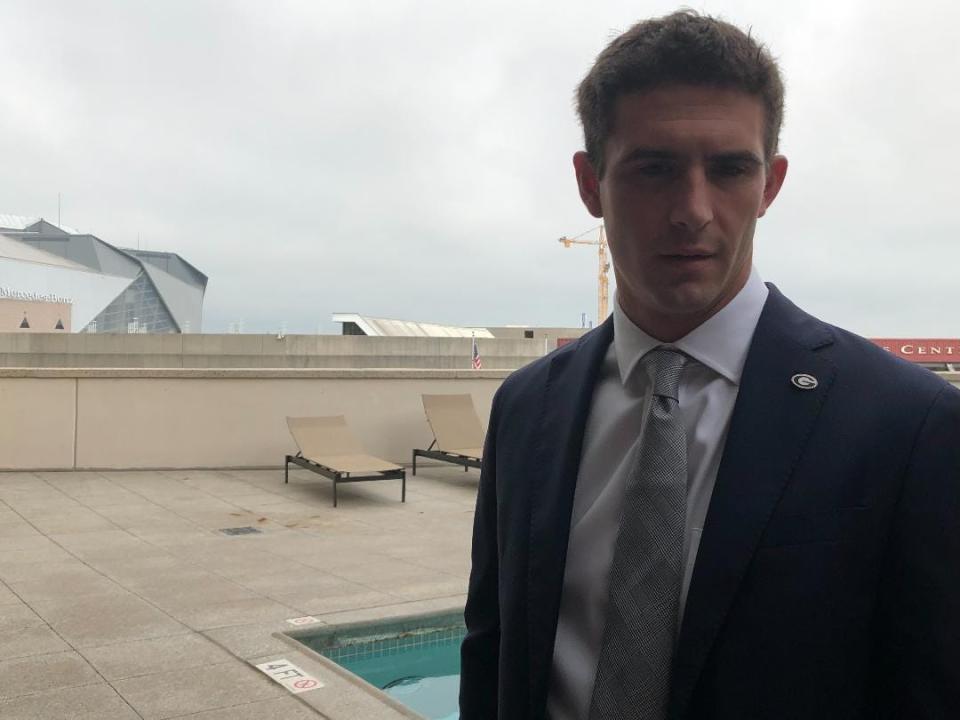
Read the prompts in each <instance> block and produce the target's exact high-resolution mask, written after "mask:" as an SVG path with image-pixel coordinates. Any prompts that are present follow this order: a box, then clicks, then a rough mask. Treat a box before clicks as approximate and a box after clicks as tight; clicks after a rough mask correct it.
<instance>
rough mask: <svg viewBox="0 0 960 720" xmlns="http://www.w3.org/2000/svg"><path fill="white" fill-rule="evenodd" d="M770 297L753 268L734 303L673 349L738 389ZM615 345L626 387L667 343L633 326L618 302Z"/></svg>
mask: <svg viewBox="0 0 960 720" xmlns="http://www.w3.org/2000/svg"><path fill="white" fill-rule="evenodd" d="M768 293H769V291H768V290H767V286H766V285H764V284H763V280H761V279H760V275H759V274H758V273H757V270H756V268H751V270H750V277H749V278H747V283H746V284H745V285H744V286H743V287H742V288H741V289H740V292H738V293H737V294H736V296H735V297H734V298H733V300H731V301H730V302H729V303H727V304H726V305H725V306H724V307H723V308H722V309H721V310H720V311H719V312H718V313H716V314H715V315H712V316H711V317H710V318H708V319H707V320H706V322H704V323H703V324H702V325H700V326H699V327H696V328H694V329H693V330H691V331H690V332H689V333H688V334H687V335H685V336H684V337H682V338H680V339H679V340H677V341H676V342H674V343H670V345H671V346H673V347H675V348H677V349H678V350H681V351H683V352H685V353H686V354H687V355H689V356H690V357H692V358H693V359H694V360H697V361H698V362H700V363H701V364H703V365H706V366H707V367H708V368H710V369H711V370H713V371H714V372H716V373H717V374H718V375H722V376H723V377H725V378H726V379H727V380H729V381H730V382H732V383H733V384H734V385H739V384H740V376H741V374H742V373H743V365H744V363H745V362H746V361H747V351H748V350H749V349H750V342H751V341H752V340H753V332H754V330H756V329H757V322H758V321H759V320H760V313H761V312H763V305H764V303H765V302H766V300H767V294H768ZM613 344H614V349H615V350H616V353H617V365H618V366H619V369H620V380H621V382H623V383H624V384H626V382H627V379H628V378H629V377H630V375H631V373H633V370H634V368H635V367H636V366H637V363H639V362H640V358H642V357H643V356H644V355H646V354H647V353H648V352H650V351H651V350H653V349H654V348H655V347H657V346H659V345H663V344H664V343H661V342H660V341H659V340H657V339H656V338H653V337H651V336H650V335H648V334H647V333H645V332H644V331H643V330H641V329H640V328H638V327H637V326H636V325H634V324H633V322H631V320H630V318H628V317H627V316H626V313H624V312H623V310H621V309H620V303H619V302H618V301H617V300H616V299H615V300H614V304H613Z"/></svg>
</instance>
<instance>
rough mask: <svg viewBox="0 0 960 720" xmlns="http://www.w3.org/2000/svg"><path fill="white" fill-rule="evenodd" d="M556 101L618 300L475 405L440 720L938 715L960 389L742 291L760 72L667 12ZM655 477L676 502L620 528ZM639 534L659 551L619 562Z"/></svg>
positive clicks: (739, 42) (760, 119)
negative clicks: (477, 453)
mask: <svg viewBox="0 0 960 720" xmlns="http://www.w3.org/2000/svg"><path fill="white" fill-rule="evenodd" d="M578 111H579V114H580V118H581V121H582V123H583V126H584V136H585V144H586V150H585V151H584V152H578V153H577V154H576V155H575V156H574V167H575V170H576V177H577V182H578V186H579V190H580V196H581V198H582V199H583V202H584V204H585V205H586V207H587V209H588V210H589V211H590V213H591V214H593V215H594V216H596V217H598V218H603V221H604V224H605V226H606V231H607V237H608V241H609V244H610V250H611V253H612V256H613V264H614V271H615V273H616V279H617V302H616V303H615V306H616V307H615V309H614V313H613V316H612V317H611V318H610V319H609V320H608V321H607V322H605V323H603V324H602V325H601V326H600V327H598V328H596V329H595V330H593V331H592V332H590V333H588V334H587V335H585V336H584V337H583V338H581V339H580V340H579V341H577V342H575V343H572V344H570V345H568V346H565V347H564V348H562V349H560V350H558V351H557V352H555V353H553V354H552V355H550V356H549V357H547V358H544V359H543V360H541V361H538V362H535V363H532V364H530V365H528V366H526V367H525V368H523V369H521V370H520V371H518V372H516V373H514V374H513V375H511V376H510V377H509V378H508V379H507V380H506V381H505V382H504V384H503V386H502V387H501V389H500V391H499V392H498V393H497V395H496V397H495V399H494V403H493V408H492V412H491V417H490V425H489V430H488V434H487V442H486V448H485V451H484V457H483V470H482V475H481V481H480V490H479V497H478V501H477V510H476V518H475V526H474V545H473V569H472V573H471V577H470V590H469V596H468V600H467V607H466V611H465V616H466V622H467V630H468V633H467V637H466V639H465V640H464V643H463V648H462V660H463V662H462V680H461V694H460V704H461V717H462V718H464V719H466V720H469V719H471V718H477V719H491V718H544V717H549V718H551V719H552V720H600V719H601V718H603V719H604V720H607V719H609V720H617V719H618V718H637V719H638V720H646V719H647V718H650V719H653V718H656V719H658V720H659V719H661V718H670V719H671V720H681V719H689V720H712V719H718V720H719V719H724V720H727V719H729V720H746V719H748V718H770V719H771V720H774V719H775V720H786V719H788V718H797V719H800V718H803V719H807V718H809V719H810V720H826V719H841V718H842V719H844V720H848V719H849V720H852V719H855V718H863V719H864V720H867V719H871V720H872V719H873V718H898V719H903V720H907V719H910V720H912V719H914V718H930V719H933V718H960V572H958V571H960V392H958V391H957V390H956V389H954V388H953V387H952V386H950V385H948V384H947V383H945V382H944V381H942V380H941V379H939V378H937V377H936V376H935V375H934V374H933V373H930V372H928V371H927V370H924V369H921V368H916V367H913V366H910V365H909V364H907V363H904V362H902V361H899V360H897V359H895V358H893V357H892V356H890V355H889V354H887V353H885V352H884V351H882V350H881V349H879V348H876V347H875V346H873V345H872V344H871V343H869V342H867V341H865V340H863V339H861V338H859V337H857V336H855V335H852V334H850V333H848V332H845V331H843V330H840V329H838V328H835V327H833V326H830V325H827V324H826V323H823V322H821V321H819V320H817V319H816V318H813V317H811V316H810V315H807V314H806V313H804V312H803V311H802V310H800V309H798V308H797V307H796V306H794V305H793V304H792V303H791V302H790V301H789V300H787V299H786V298H785V297H784V296H783V295H782V294H780V292H779V291H778V290H777V289H776V288H775V287H774V286H772V285H766V284H764V283H763V282H762V281H761V280H760V279H759V276H758V274H757V271H756V270H755V269H754V268H753V264H752V249H753V235H754V228H755V224H756V221H757V219H758V218H760V217H762V216H763V215H764V214H765V212H766V211H767V209H768V208H769V207H770V205H771V203H773V201H774V199H775V198H776V196H777V193H778V192H779V190H780V188H781V185H782V183H783V181H784V178H785V176H786V170H787V160H786V158H784V157H783V156H782V155H779V154H778V153H777V145H778V136H779V130H780V124H781V119H782V114H783V85H782V81H781V78H780V74H779V70H778V68H777V65H776V63H775V61H774V60H773V59H772V57H771V56H770V54H769V52H768V51H767V50H766V49H765V48H764V47H763V46H761V45H759V44H757V42H756V41H755V40H754V39H753V38H751V37H750V36H749V35H747V34H745V33H743V32H742V31H741V30H739V29H738V28H736V27H734V26H732V25H730V24H728V23H725V22H722V21H718V20H716V19H713V18H710V17H705V16H700V15H698V14H696V13H694V12H679V13H674V14H672V15H670V16H667V17H664V18H658V19H655V20H649V21H646V22H642V23H640V24H638V25H636V26H634V27H633V28H631V29H630V30H628V31H627V32H626V33H624V34H623V35H622V36H620V37H618V38H617V39H615V40H614V41H613V42H612V43H611V44H610V45H609V46H608V47H607V48H606V49H605V50H604V51H603V52H602V53H601V54H600V56H599V57H598V58H597V61H596V63H595V65H594V66H593V68H592V69H591V70H590V72H589V73H588V75H587V76H586V77H585V79H584V80H583V82H582V83H581V85H580V87H579V91H578ZM655 356H662V357H666V356H669V357H671V358H674V359H676V361H677V365H676V366H675V367H679V368H680V370H678V371H677V372H678V373H679V380H678V381H676V382H674V384H673V385H672V386H671V388H670V389H669V390H662V389H660V388H661V387H666V386H665V385H663V384H662V382H661V381H662V377H661V370H660V369H657V368H658V367H660V366H659V365H657V363H656V362H652V361H650V358H651V357H655ZM657 362H659V361H657ZM651 368H653V369H651ZM671 377H673V378H674V380H675V379H676V377H677V375H676V373H674V375H673V376H671ZM677 383H678V384H677ZM655 400H656V403H661V401H662V404H658V405H657V407H664V408H667V409H666V410H664V411H663V412H662V414H661V419H659V420H654V415H655V413H654V412H653V411H652V410H651V408H652V407H653V406H654V404H655ZM663 418H666V419H665V420H664V419H663ZM655 423H659V424H657V425H656V427H658V428H669V429H670V430H669V432H672V433H674V434H673V435H672V436H671V437H674V438H678V437H679V438H681V440H680V441H679V442H677V443H676V445H677V446H682V445H684V439H685V445H686V447H685V448H682V447H681V449H680V452H681V453H683V454H682V456H677V457H679V458H680V460H679V461H678V462H674V461H672V460H671V462H670V463H666V465H668V466H669V467H667V468H666V469H664V467H658V468H657V469H655V470H651V469H650V467H649V463H646V464H645V463H644V461H642V460H640V459H638V458H642V457H645V455H644V443H648V444H649V443H652V442H660V443H661V444H662V441H659V440H658V441H654V440H651V439H650V438H649V437H648V438H647V439H644V433H645V432H650V431H649V428H650V427H653V426H654V424H655ZM660 432H661V435H663V433H666V432H667V431H666V430H662V431H660ZM668 445H669V443H667V446H668ZM648 449H649V448H648ZM647 454H648V455H649V454H650V453H649V452H648V453H647ZM654 454H661V455H662V453H660V449H659V446H658V450H657V453H654ZM670 457H674V456H672V455H671V456H670ZM678 465H679V466H680V473H679V475H680V479H679V480H677V478H676V477H674V478H673V480H674V481H676V482H674V483H673V485H672V486H671V485H670V483H671V482H672V480H671V470H670V468H671V467H674V466H678ZM673 475H677V473H675V472H674V473H673ZM651 478H653V480H655V481H656V482H655V483H653V484H654V485H656V484H657V483H659V484H660V485H662V486H664V487H667V486H670V487H673V488H676V487H677V486H678V485H681V486H682V485H685V487H681V492H682V493H685V496H684V495H683V494H681V496H680V504H681V505H682V506H681V507H679V508H678V507H676V505H677V503H676V501H675V500H668V499H666V498H667V497H668V496H667V495H663V496H656V495H654V497H655V498H660V499H658V500H657V501H656V502H653V503H648V505H650V507H652V508H653V510H650V509H649V508H648V509H642V510H641V511H638V510H637V509H636V508H635V507H634V504H635V501H634V500H633V498H634V497H638V496H637V495H634V494H633V493H635V492H636V491H635V488H637V487H640V488H643V487H645V485H644V484H645V483H647V484H650V483H651V482H653V481H652V480H651ZM650 492H656V490H651V491H649V492H648V494H647V497H649V496H650V494H649V493H650ZM671 492H672V491H671ZM669 497H675V495H669ZM671 503H673V504H672V505H671ZM645 507H646V506H645ZM658 508H659V510H662V511H663V513H662V514H663V517H653V518H652V517H651V516H650V513H651V512H654V513H655V512H658V511H659V510H658ZM638 518H639V519H638ZM665 518H666V519H665ZM671 518H672V519H671ZM671 522H672V523H675V525H670V523H671ZM648 523H653V525H654V526H656V527H660V528H664V527H669V528H671V530H670V532H673V530H676V532H677V534H676V535H669V533H668V534H664V535H663V537H667V536H669V537H674V538H676V541H675V542H673V543H672V544H671V543H661V545H663V546H656V547H655V546H654V545H655V544H654V543H651V544H650V546H649V547H646V548H645V547H643V545H642V543H641V545H640V546H639V547H638V546H637V542H636V537H637V533H636V532H634V531H636V530H637V528H636V527H634V525H637V524H642V525H644V526H646V525H647V524H648ZM657 523H659V525H658V524H657ZM641 537H642V535H641ZM625 538H626V539H625ZM681 538H682V540H681ZM630 543H632V545H631V544H630ZM681 545H682V547H680V546H681ZM622 547H627V548H628V549H627V550H622ZM661 555H663V556H664V557H667V556H669V557H671V558H677V559H678V560H677V562H676V563H675V564H674V565H671V563H672V562H673V560H670V561H669V562H667V561H664V562H662V563H661V562H659V560H658V558H660V557H661ZM650 558H653V559H654V560H655V562H653V563H652V564H651V563H650V562H649V560H650ZM645 562H646V564H644V563H645ZM665 568H666V569H665ZM670 568H674V569H675V571H673V570H670ZM624 578H628V579H630V582H634V580H633V579H634V578H636V579H637V580H636V582H635V586H631V585H630V584H629V583H628V582H627V581H626V580H625V579H624ZM625 583H627V584H625ZM615 588H616V591H615ZM615 595H616V596H617V599H616V603H615V602H614V599H613V597H614V596H615ZM661 598H665V600H664V603H666V604H667V606H668V608H669V612H666V613H665V614H664V613H663V612H662V609H663V608H661V607H658V606H659V604H660V600H661ZM624 602H626V605H627V606H628V607H627V612H626V615H630V614H631V613H630V610H631V608H630V607H629V606H630V604H631V603H632V604H634V605H636V607H635V608H633V609H635V610H636V611H637V613H636V615H639V616H644V617H646V616H650V617H655V618H657V620H656V623H655V624H654V625H652V626H650V625H647V626H643V627H645V628H647V629H644V630H636V629H635V628H637V627H641V626H640V625H636V624H631V623H632V622H633V620H627V621H625V620H623V616H624V613H623V612H620V611H621V610H623V607H624ZM614 608H618V609H619V610H618V612H620V615H619V616H617V618H614ZM657 613H660V615H657ZM645 614H646V615H645ZM665 618H666V619H665ZM651 627H652V629H650V628H651ZM664 632H666V633H668V636H669V638H670V643H665V644H664V645H665V646H666V648H667V651H666V653H664V652H663V651H662V650H661V649H657V650H652V649H651V645H650V643H649V642H648V639H649V638H648V635H649V636H652V635H654V634H662V633H664ZM611 658H613V660H611ZM611 663H613V665H611ZM601 667H604V668H606V667H615V668H619V670H616V672H613V674H610V673H608V672H607V671H604V672H600V671H599V670H598V668H601ZM623 668H628V669H629V671H626V670H623ZM617 672H619V673H620V674H619V675H617V674H616V673H617ZM611 677H612V678H613V680H612V681H611ZM661 681H662V682H661ZM600 695H605V697H606V698H608V699H607V700H598V699H597V698H598V697H599V696H600ZM609 698H613V700H612V701H611V700H609ZM634 698H637V700H636V705H633V704H632V703H633V699H634ZM611 707H615V708H616V709H614V710H611V709H610V708H611Z"/></svg>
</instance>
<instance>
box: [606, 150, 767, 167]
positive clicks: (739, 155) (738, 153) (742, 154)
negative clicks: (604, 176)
mask: <svg viewBox="0 0 960 720" xmlns="http://www.w3.org/2000/svg"><path fill="white" fill-rule="evenodd" d="M681 157H682V155H681V153H677V152H673V151H671V150H658V149H657V148H645V147H639V148H634V149H633V150H631V151H630V152H628V153H627V154H626V155H624V156H623V158H622V159H621V160H620V162H621V163H631V162H637V161H641V160H679V159H680V158H681ZM707 160H709V161H710V162H739V163H744V164H748V165H763V160H762V159H761V158H760V157H759V156H757V154H756V153H754V152H752V151H750V150H731V151H729V152H719V153H712V154H710V155H707Z"/></svg>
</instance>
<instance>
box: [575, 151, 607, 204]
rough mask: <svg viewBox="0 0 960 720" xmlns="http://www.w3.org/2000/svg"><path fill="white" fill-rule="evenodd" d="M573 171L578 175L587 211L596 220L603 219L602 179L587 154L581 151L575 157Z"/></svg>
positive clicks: (582, 198) (578, 184)
mask: <svg viewBox="0 0 960 720" xmlns="http://www.w3.org/2000/svg"><path fill="white" fill-rule="evenodd" d="M573 169H574V171H575V172H576V174H577V187H578V188H579V189H580V199H581V200H583V204H584V205H585V206H586V207H587V210H588V211H589V212H590V214H591V215H593V216H594V217H595V218H602V217H603V204H602V203H601V202H600V178H599V177H597V172H596V170H594V167H593V163H591V162H590V158H589V157H588V156H587V154H586V153H585V152H584V151H583V150H581V151H580V152H578V153H575V154H574V156H573Z"/></svg>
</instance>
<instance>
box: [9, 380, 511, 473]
mask: <svg viewBox="0 0 960 720" xmlns="http://www.w3.org/2000/svg"><path fill="white" fill-rule="evenodd" d="M506 375H507V373H506V372H502V371H487V370H481V371H472V370H466V371H439V370H390V371H388V370H358V371H349V370H336V371H331V370H273V371H263V370H218V371H214V370H82V369H81V370H76V369H74V370H53V369H23V370H11V369H4V370H0V408H2V412H0V469H4V470H37V469H58V470H59V469H63V470H67V469H75V468H78V469H82V468H99V469H107V468H110V469H134V468H137V469H147V468H188V467H191V468H196V467H202V468H223V467H275V466H278V465H282V463H283V456H284V455H285V454H287V453H289V454H295V452H296V446H295V445H294V443H293V440H292V439H291V437H290V435H289V433H288V432H287V427H286V420H285V418H286V417H287V416H302V415H340V414H343V415H346V416H347V421H348V423H349V425H350V427H351V428H352V429H353V431H354V433H355V434H356V435H357V437H358V438H359V439H360V442H361V443H362V444H363V445H364V446H365V447H366V448H367V450H368V451H369V452H370V453H372V454H374V455H378V456H380V457H383V458H385V459H387V460H392V461H393V462H397V463H409V461H410V450H411V449H412V448H414V447H427V446H428V445H429V444H430V442H431V440H432V434H431V432H430V428H429V426H428V425H427V423H426V419H425V417H424V413H423V406H422V405H421V401H420V395H421V394H422V393H469V394H470V395H471V396H472V397H473V400H474V405H475V406H476V408H477V412H478V413H479V415H480V418H481V421H482V422H483V425H484V426H486V422H487V418H488V416H489V412H490V403H491V400H492V398H493V394H494V392H495V391H496V389H497V388H498V387H499V386H500V383H501V382H502V380H503V378H504V377H506Z"/></svg>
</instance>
